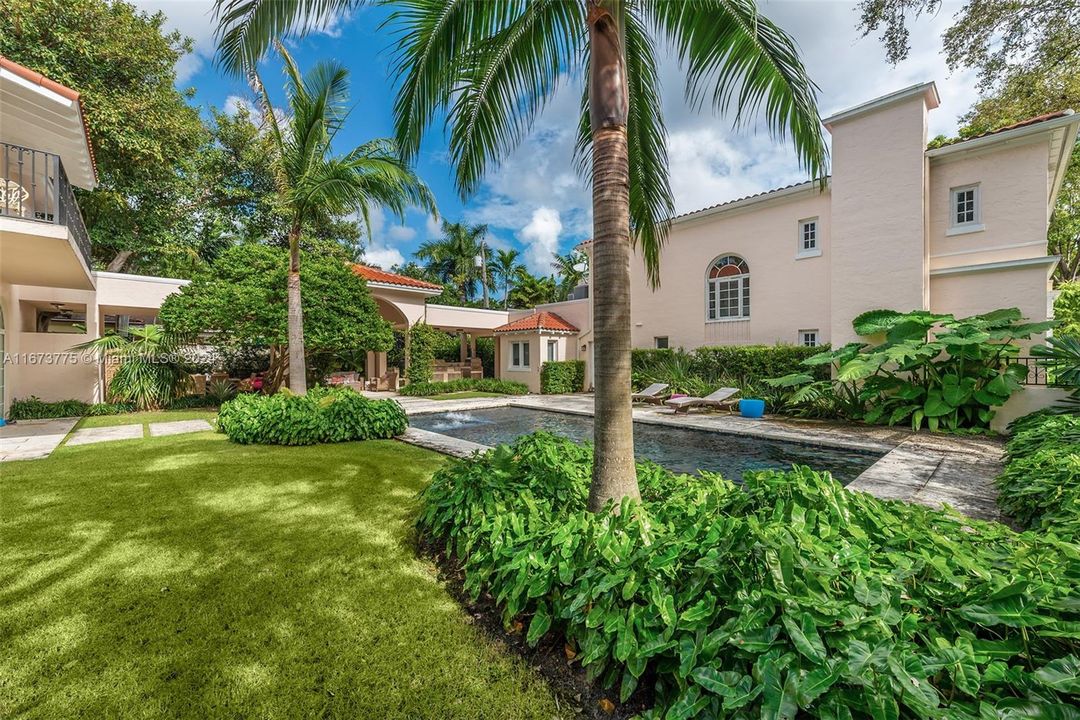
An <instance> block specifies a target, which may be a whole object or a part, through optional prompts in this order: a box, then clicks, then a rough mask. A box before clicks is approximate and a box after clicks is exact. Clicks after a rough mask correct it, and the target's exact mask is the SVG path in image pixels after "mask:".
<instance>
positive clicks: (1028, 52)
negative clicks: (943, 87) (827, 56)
mask: <svg viewBox="0 0 1080 720" xmlns="http://www.w3.org/2000/svg"><path fill="white" fill-rule="evenodd" d="M942 7H943V5H942V0H860V2H859V10H860V12H861V18H860V21H859V26H860V28H861V29H862V31H863V34H864V35H869V34H870V33H872V32H877V31H878V30H880V31H881V41H882V42H883V43H884V44H885V52H886V57H887V58H888V59H889V62H892V63H897V62H900V61H901V60H904V59H905V58H907V56H908V53H909V52H910V50H911V43H910V35H911V33H910V30H909V29H908V24H909V23H910V22H911V21H912V20H913V19H917V18H919V17H920V16H922V15H934V14H936V13H938V12H940V11H941V9H942ZM943 41H944V51H945V60H946V62H947V63H948V64H949V69H950V70H956V69H957V68H964V67H969V68H976V69H977V70H978V71H979V84H980V88H981V89H982V90H988V89H990V88H991V87H992V86H994V85H995V84H996V83H998V82H1000V81H1002V80H1004V79H1005V78H1007V77H1008V76H1009V75H1011V74H1013V73H1014V72H1017V71H1018V70H1021V69H1027V70H1031V69H1034V68H1039V67H1052V66H1055V65H1062V66H1070V65H1071V66H1072V67H1074V68H1075V67H1076V63H1077V60H1078V59H1080V0H1032V1H1031V2H1016V0H969V2H967V3H966V4H965V5H964V6H963V8H961V10H960V11H959V12H957V13H956V15H954V22H953V24H952V26H951V27H949V29H948V30H946V31H945V34H944V36H943Z"/></svg>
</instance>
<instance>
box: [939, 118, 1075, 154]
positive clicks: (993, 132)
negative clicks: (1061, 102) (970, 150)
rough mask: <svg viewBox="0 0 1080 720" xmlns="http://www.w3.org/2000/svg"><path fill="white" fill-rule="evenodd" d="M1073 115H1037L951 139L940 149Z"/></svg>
mask: <svg viewBox="0 0 1080 720" xmlns="http://www.w3.org/2000/svg"><path fill="white" fill-rule="evenodd" d="M1072 114H1073V111H1072V110H1059V111H1058V112H1052V113H1045V114H1043V115H1036V116H1035V117H1030V118H1028V119H1027V120H1021V121H1020V122H1015V123H1013V124H1012V125H1006V126H1004V127H999V128H996V129H994V130H987V131H986V132H984V133H979V134H978V135H972V136H971V137H966V138H951V139H949V140H948V141H946V142H944V143H942V144H941V145H939V146H938V147H946V146H948V145H956V144H958V143H963V142H967V141H968V140H977V139H978V138H984V137H987V136H989V135H997V134H998V133H1003V132H1008V131H1009V130H1017V129H1019V128H1023V127H1028V126H1029V125H1038V124H1039V123H1042V122H1046V121H1047V120H1057V119H1058V118H1060V117H1065V116H1066V115H1072Z"/></svg>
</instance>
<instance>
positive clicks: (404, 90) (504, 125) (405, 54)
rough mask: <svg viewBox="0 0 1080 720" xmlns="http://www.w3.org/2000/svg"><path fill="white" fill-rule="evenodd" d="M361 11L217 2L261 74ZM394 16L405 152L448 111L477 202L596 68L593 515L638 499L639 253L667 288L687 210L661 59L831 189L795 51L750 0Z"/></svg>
mask: <svg viewBox="0 0 1080 720" xmlns="http://www.w3.org/2000/svg"><path fill="white" fill-rule="evenodd" d="M357 4H358V3H357V2H356V0H325V1H322V2H304V3H291V4H288V5H286V6H284V7H283V6H282V5H281V4H280V3H277V2H275V1H274V0H218V2H217V10H218V19H219V21H220V37H221V43H220V51H221V57H222V60H223V62H224V63H225V64H226V65H228V66H230V67H233V68H237V69H238V68H242V67H245V66H248V67H249V66H251V63H252V62H253V61H254V60H256V59H257V58H259V57H260V56H261V55H262V54H263V53H264V52H265V50H266V48H267V47H268V46H269V44H270V42H271V40H272V39H273V38H274V37H277V36H279V35H281V34H284V33H286V32H288V31H289V30H291V29H293V28H297V27H304V26H307V27H311V26H312V24H313V23H317V22H319V21H320V20H322V19H325V18H327V17H328V16H329V15H330V14H332V13H334V12H337V11H341V10H344V9H349V8H352V7H355V6H356V5H357ZM395 7H396V8H397V9H396V10H395V12H394V13H393V15H392V17H391V19H390V23H391V25H392V26H394V27H396V28H397V30H398V32H399V35H398V43H397V58H396V70H397V72H398V75H399V77H400V78H401V81H402V82H401V87H400V90H399V93H398V97H397V101H396V104H395V115H396V131H397V132H396V135H397V139H398V142H399V144H400V147H401V149H402V152H403V153H404V155H405V157H406V158H412V157H414V156H415V155H416V154H417V153H418V152H419V148H420V143H421V140H422V138H423V137H424V135H425V133H426V131H427V130H428V128H429V126H430V125H431V123H432V121H433V120H434V119H435V117H436V116H442V115H445V120H446V122H445V127H446V128H447V129H448V132H449V153H448V154H449V159H450V162H451V165H452V166H453V167H454V169H455V174H456V180H457V185H458V189H459V190H460V192H461V193H462V194H465V195H467V194H469V193H472V192H474V191H475V190H476V189H477V188H478V186H479V184H480V182H481V179H482V178H483V176H484V174H485V172H486V171H487V170H488V169H489V168H490V167H491V166H492V165H494V164H497V163H498V161H499V159H500V158H502V157H504V156H505V155H506V154H507V153H509V152H510V151H511V150H512V149H513V147H514V146H515V145H516V144H517V143H518V141H519V140H520V139H521V137H522V135H523V134H524V133H525V132H526V130H527V129H528V128H529V126H530V123H531V121H532V120H533V119H534V118H535V117H536V114H537V113H538V112H539V111H540V110H541V108H543V107H544V105H545V103H546V102H547V100H548V99H550V97H551V96H552V94H553V93H554V91H555V89H556V86H557V85H558V83H559V81H560V79H561V78H562V77H563V76H565V75H567V73H568V72H569V73H570V74H571V75H573V73H574V72H575V71H577V70H578V69H580V68H584V69H585V75H586V83H585V85H586V92H585V95H584V98H583V101H582V107H583V110H585V115H586V116H587V117H583V118H582V120H581V122H580V123H579V129H580V135H579V141H578V147H579V149H580V151H581V158H582V164H583V165H584V166H586V167H587V169H588V172H589V174H590V175H591V178H592V181H593V250H594V252H593V258H592V260H593V267H592V277H593V311H594V321H595V324H594V330H593V332H594V336H595V348H596V353H595V356H596V377H595V388H596V393H595V397H596V416H595V432H594V437H595V462H594V465H593V483H592V490H591V492H590V498H589V507H590V508H591V509H593V510H597V509H599V508H601V507H604V506H605V505H606V504H607V503H608V501H611V500H614V501H616V502H618V501H619V500H620V499H621V498H623V497H632V498H633V497H638V496H639V492H638V487H637V479H636V471H635V468H634V441H633V423H632V416H631V406H630V295H629V292H630V291H629V288H630V248H631V242H632V240H633V241H634V242H637V243H639V245H640V248H641V252H642V255H643V256H644V258H645V264H646V269H647V272H648V276H649V278H650V280H651V281H652V282H653V283H656V282H658V278H659V257H660V250H661V246H662V245H663V241H664V239H665V236H666V232H667V221H668V219H669V218H670V217H671V215H672V214H673V208H674V203H673V200H672V197H671V188H670V183H669V182H668V164H667V152H666V130H665V126H664V119H663V111H662V108H661V106H660V92H659V76H658V71H657V59H656V52H655V48H656V46H657V43H664V44H666V45H670V46H671V47H673V48H674V49H675V51H676V55H677V57H678V58H679V60H680V61H681V63H682V65H683V67H684V69H685V71H686V78H687V83H686V88H687V95H688V99H689V101H690V103H691V104H692V105H695V106H700V105H702V104H705V103H709V104H710V105H711V106H712V107H713V108H714V109H715V110H718V111H731V113H732V114H733V116H734V119H735V121H736V122H740V121H747V120H749V119H750V118H755V117H761V118H763V119H764V121H765V122H766V123H767V125H768V127H769V128H770V130H772V131H773V132H774V133H775V134H777V135H779V136H790V137H791V139H792V140H793V141H794V146H795V149H796V152H797V154H798V157H799V160H800V162H801V163H802V164H803V166H804V167H806V168H807V170H808V171H809V172H810V173H811V175H812V176H813V177H818V178H821V181H822V183H824V179H823V171H824V167H825V160H826V149H825V143H824V139H823V137H822V131H821V122H820V117H819V115H818V110H817V105H816V97H815V86H814V84H813V83H812V82H811V81H810V79H809V78H808V77H807V75H806V72H805V70H804V68H803V66H802V62H801V61H800V59H799V56H798V52H797V50H796V47H795V43H794V42H793V41H792V39H791V38H790V37H789V36H788V35H787V34H785V33H784V32H783V31H782V30H781V29H780V28H778V27H777V26H776V25H774V24H773V23H772V21H770V20H769V19H768V18H767V17H765V16H763V15H761V14H759V13H758V11H757V7H756V6H755V4H754V2H753V0H739V1H738V2H724V1H723V0H698V1H697V2H669V1H667V0H579V1H578V2H567V1H565V0H554V1H544V0H539V1H537V2H522V1H521V0H488V1H487V2H472V1H471V0H451V1H450V2H446V1H444V0H402V2H399V3H396V5H395ZM759 111H760V112H759ZM631 228H633V229H634V233H633V236H632V235H631Z"/></svg>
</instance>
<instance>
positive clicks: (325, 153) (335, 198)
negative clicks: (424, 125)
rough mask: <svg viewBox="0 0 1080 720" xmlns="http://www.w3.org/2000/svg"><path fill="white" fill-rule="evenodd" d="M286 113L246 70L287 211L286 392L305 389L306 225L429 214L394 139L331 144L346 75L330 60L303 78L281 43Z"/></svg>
mask: <svg viewBox="0 0 1080 720" xmlns="http://www.w3.org/2000/svg"><path fill="white" fill-rule="evenodd" d="M277 49H278V52H279V53H280V54H281V59H282V60H283V61H284V64H285V77H286V88H285V89H286V93H287V95H288V103H289V110H290V115H289V118H288V120H287V121H286V123H287V124H286V126H285V128H284V129H282V127H281V125H282V123H279V122H278V120H277V116H276V115H275V113H274V108H273V105H272V104H271V102H270V97H269V95H267V93H266V91H265V89H264V86H263V84H262V81H261V79H260V78H259V76H258V73H257V71H255V70H254V69H253V70H252V71H251V76H252V78H253V81H254V84H255V86H256V88H257V91H258V93H259V96H260V102H261V103H262V106H263V109H264V112H263V116H264V117H265V118H266V119H267V122H268V125H269V128H270V137H271V138H272V140H273V147H274V171H275V180H276V182H277V187H278V191H279V192H280V194H281V199H282V203H283V206H284V208H285V216H286V223H287V224H286V227H287V229H288V234H287V238H288V247H289V273H288V289H289V303H288V304H289V313H288V316H289V323H288V325H289V343H288V347H289V387H290V389H292V390H293V391H294V392H296V393H299V394H301V395H302V394H304V393H305V392H306V391H307V377H306V370H305V363H306V353H305V351H304V339H305V336H306V333H305V331H304V315H303V303H302V300H301V297H300V289H301V288H300V239H301V234H302V233H303V230H304V227H305V224H306V223H310V222H313V221H316V220H317V219H326V218H328V217H334V216H338V215H341V214H343V213H345V212H348V211H358V212H359V213H361V215H362V216H363V217H364V219H365V223H366V220H367V214H368V208H369V207H370V206H371V205H372V204H378V205H382V206H384V207H386V208H388V209H389V210H390V211H391V212H393V213H394V214H396V215H398V216H399V217H403V216H404V214H405V209H406V208H407V207H409V206H410V205H415V206H419V207H421V208H423V209H424V210H426V211H428V212H435V200H434V198H433V197H432V196H431V192H430V191H429V190H428V188H427V186H426V185H424V183H423V182H421V180H420V179H419V178H418V177H417V176H416V175H415V174H414V173H413V171H412V170H411V169H410V168H409V167H408V166H407V165H406V164H405V163H404V162H403V161H402V159H401V157H400V156H399V154H398V152H397V148H396V147H395V145H394V142H393V141H391V140H387V139H377V140H371V141H369V142H367V143H364V144H363V145H361V146H359V147H357V148H354V149H353V150H352V151H350V152H348V153H346V154H345V155H339V156H334V155H332V154H331V144H332V143H333V140H334V137H335V135H336V134H337V132H338V131H339V130H340V129H341V128H342V126H343V124H344V122H345V118H346V117H347V116H348V110H347V104H348V77H349V71H348V70H347V69H346V68H345V67H344V66H342V65H340V64H338V63H335V62H323V63H319V64H318V65H316V66H315V67H314V68H313V69H312V70H311V71H310V72H308V73H307V74H306V75H303V76H302V75H301V74H300V71H299V69H298V68H297V67H296V63H294V62H293V59H292V57H291V56H290V55H289V53H288V52H287V51H286V50H285V47H284V46H283V45H281V44H280V43H278V44H277Z"/></svg>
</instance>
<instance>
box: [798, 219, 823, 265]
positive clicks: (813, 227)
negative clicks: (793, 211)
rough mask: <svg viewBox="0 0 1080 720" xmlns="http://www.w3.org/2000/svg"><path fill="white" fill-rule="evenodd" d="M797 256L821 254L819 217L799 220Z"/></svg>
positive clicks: (816, 255) (804, 256)
mask: <svg viewBox="0 0 1080 720" xmlns="http://www.w3.org/2000/svg"><path fill="white" fill-rule="evenodd" d="M796 240H797V243H798V244H797V245H796V247H795V257H797V258H806V257H818V256H819V255H821V243H820V240H819V239H818V219H817V218H808V219H806V220H800V221H799V234H798V237H797V238H796Z"/></svg>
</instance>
